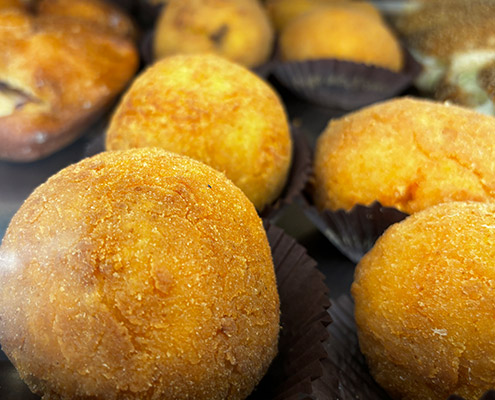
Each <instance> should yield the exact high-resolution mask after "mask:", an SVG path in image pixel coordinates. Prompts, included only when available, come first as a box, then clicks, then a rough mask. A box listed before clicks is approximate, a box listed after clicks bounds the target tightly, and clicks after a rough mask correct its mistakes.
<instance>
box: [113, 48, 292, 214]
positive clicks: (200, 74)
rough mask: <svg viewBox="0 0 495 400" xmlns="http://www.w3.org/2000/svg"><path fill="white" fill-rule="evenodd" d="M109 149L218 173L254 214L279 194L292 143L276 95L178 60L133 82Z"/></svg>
mask: <svg viewBox="0 0 495 400" xmlns="http://www.w3.org/2000/svg"><path fill="white" fill-rule="evenodd" d="M106 146H107V149H110V150H117V149H128V148H133V147H154V146H156V147H162V148H165V149H166V150H169V151H173V152H177V153H181V154H185V155H188V156H190V157H192V158H194V159H197V160H200V161H202V162H204V163H206V164H208V165H210V166H212V167H214V168H216V169H218V170H220V171H222V172H224V173H225V174H226V175H227V177H228V178H229V179H231V180H232V181H233V182H234V183H235V184H236V185H237V186H239V187H240V188H241V189H242V190H243V191H244V193H245V194H246V195H247V196H248V198H249V199H250V200H251V201H252V202H253V203H254V205H255V207H256V208H257V209H258V210H260V211H261V210H262V209H263V208H264V207H265V206H266V205H268V204H270V203H272V202H273V201H274V200H275V199H276V198H277V197H278V196H279V194H280V193H281V191H282V189H283V187H284V185H285V182H286V180H287V175H288V172H289V168H290V164H291V158H292V139H291V136H290V130H289V125H288V121H287V116H286V113H285V110H284V107H283V104H282V102H281V100H280V99H279V97H278V96H277V94H276V93H275V91H274V90H273V89H272V88H271V87H269V86H268V85H267V84H266V83H265V82H264V81H263V80H262V79H260V78H258V77H257V76H256V75H254V74H253V73H251V72H250V71H249V70H247V69H246V68H244V67H242V66H240V65H237V64H235V63H233V62H230V61H228V60H226V59H224V58H221V57H218V56H215V55H207V54H201V55H178V56H174V57H168V58H165V59H163V60H161V61H158V62H157V63H156V64H154V65H153V66H152V67H151V68H149V69H148V70H146V71H145V72H144V73H143V74H141V76H139V77H138V78H137V79H136V80H135V81H134V83H133V84H132V86H131V87H130V89H129V90H128V92H127V93H126V94H125V96H124V97H123V99H122V101H121V103H120V104H119V105H118V107H117V109H116V110H115V112H114V115H113V117H112V119H111V123H110V126H109V128H108V130H107V137H106Z"/></svg>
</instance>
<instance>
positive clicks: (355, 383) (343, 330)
mask: <svg viewBox="0 0 495 400" xmlns="http://www.w3.org/2000/svg"><path fill="white" fill-rule="evenodd" d="M330 316H331V317H332V321H333V322H332V325H330V326H328V328H327V330H328V333H329V339H328V340H327V342H326V343H325V344H326V349H327V352H328V361H327V363H326V366H327V368H328V369H329V374H331V375H332V376H334V377H335V378H334V379H335V381H336V383H337V384H336V385H335V397H333V398H334V399H367V400H389V399H390V397H389V396H388V395H387V394H386V392H385V391H384V390H383V389H382V388H381V387H380V386H379V385H378V384H377V383H376V382H375V381H374V380H373V378H372V377H371V375H370V372H369V370H368V367H367V365H366V361H365V359H364V356H363V355H362V353H361V351H360V349H359V343H358V338H357V331H356V324H355V322H354V304H353V302H352V299H351V298H350V297H349V296H348V295H343V296H341V297H339V298H338V299H337V300H332V308H331V309H330Z"/></svg>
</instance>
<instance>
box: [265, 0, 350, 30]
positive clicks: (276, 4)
mask: <svg viewBox="0 0 495 400" xmlns="http://www.w3.org/2000/svg"><path fill="white" fill-rule="evenodd" d="M342 1H346V2H347V1H350V0H267V1H266V2H265V7H266V10H267V12H268V15H269V17H270V19H271V20H272V23H273V26H274V28H275V29H276V30H277V31H281V30H283V29H284V28H285V27H286V26H287V24H288V23H289V22H290V21H292V20H293V19H295V18H297V17H299V16H300V15H302V14H305V13H307V12H308V11H312V10H314V9H315V8H317V7H321V6H325V5H328V4H334V3H339V2H342Z"/></svg>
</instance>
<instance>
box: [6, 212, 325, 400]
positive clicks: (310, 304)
mask: <svg viewBox="0 0 495 400" xmlns="http://www.w3.org/2000/svg"><path fill="white" fill-rule="evenodd" d="M264 225H265V228H266V230H267V236H268V240H269V242H270V247H271V249H272V254H273V260H274V267H275V273H276V277H277V284H278V291H279V295H280V308H281V332H280V339H279V353H278V356H277V357H276V359H275V360H274V362H273V363H272V365H271V367H270V369H269V371H268V373H267V374H266V376H265V377H264V378H263V379H262V381H261V382H260V384H259V385H258V387H257V388H256V389H255V391H254V392H253V393H252V394H251V395H250V397H249V399H250V400H258V399H259V400H266V399H275V398H276V399H280V400H288V399H305V398H312V399H319V400H327V399H331V398H332V397H331V396H330V388H329V387H327V386H326V385H325V384H324V383H323V382H321V380H322V378H323V376H324V374H325V371H324V368H323V364H322V360H324V359H325V358H326V357H327V350H326V348H325V346H324V342H325V340H327V339H328V332H327V326H328V325H329V324H330V321H331V320H330V316H329V314H328V312H327V309H328V307H329V306H330V301H329V297H328V288H327V286H326V285H325V283H324V276H323V274H322V273H321V272H319V271H318V270H317V268H316V262H315V261H314V260H313V259H312V258H310V257H309V256H308V254H307V252H306V250H305V249H304V247H302V246H301V245H299V244H298V243H297V242H296V241H295V240H294V239H292V238H291V237H289V236H288V235H287V234H285V232H284V231H283V230H282V229H280V228H278V227H276V226H275V225H272V224H271V223H270V222H269V221H266V220H265V221H264ZM0 383H1V385H0V398H1V399H5V400H10V399H12V400H14V399H15V400H35V399H39V397H38V396H36V395H34V394H32V393H31V392H30V391H29V389H28V388H27V386H26V385H25V384H24V383H23V382H22V381H21V380H20V378H19V377H18V375H17V374H16V373H15V369H14V367H13V366H12V364H10V362H9V361H7V360H1V361H0ZM9 396H10V397H9ZM12 396H13V397H12Z"/></svg>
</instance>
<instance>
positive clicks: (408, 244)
mask: <svg viewBox="0 0 495 400" xmlns="http://www.w3.org/2000/svg"><path fill="white" fill-rule="evenodd" d="M494 216H495V205H494V204H489V203H478V202H466V203H464V202H453V203H444V204H441V205H437V206H434V207H431V208H429V209H427V210H424V211H422V212H419V213H417V214H414V215H413V216H411V217H409V218H408V219H406V220H404V221H403V222H400V223H397V224H395V225H393V226H392V227H391V228H389V230H388V231H386V233H385V234H384V235H383V236H382V238H381V239H379V240H378V242H377V243H376V245H375V247H374V248H373V249H372V250H371V251H370V252H369V253H368V254H367V255H366V256H365V257H364V258H363V259H362V260H361V262H360V263H359V265H358V266H357V269H356V273H355V281H354V283H353V286H352V295H353V297H354V300H355V317H356V322H357V325H358V328H359V329H358V332H359V342H360V346H361V349H362V351H363V353H364V354H365V355H366V358H367V362H368V365H369V366H370V368H371V372H372V373H373V375H374V377H375V379H376V380H377V381H378V383H379V384H381V385H382V386H383V387H384V388H385V389H386V390H388V391H389V393H390V394H391V395H392V396H393V397H394V398H397V399H409V400H412V399H418V400H420V399H421V400H425V399H430V400H436V399H438V400H444V399H446V398H447V397H448V396H449V395H450V394H454V393H455V394H457V395H461V396H463V397H464V398H466V399H470V400H476V399H479V398H480V397H481V395H482V394H483V393H484V392H485V391H486V390H488V389H491V388H493V387H494V385H495V379H494V376H495V319H494V318H493V316H494V315H495V302H494V288H495V252H494V249H495V229H494V227H495V224H494V222H495V217H494Z"/></svg>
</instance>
